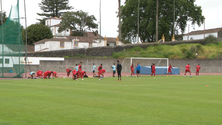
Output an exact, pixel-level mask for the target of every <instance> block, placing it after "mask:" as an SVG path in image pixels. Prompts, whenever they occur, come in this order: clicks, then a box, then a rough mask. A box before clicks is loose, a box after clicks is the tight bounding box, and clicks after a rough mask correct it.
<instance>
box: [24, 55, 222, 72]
mask: <svg viewBox="0 0 222 125" xmlns="http://www.w3.org/2000/svg"><path fill="white" fill-rule="evenodd" d="M116 60H117V59H102V58H101V59H86V58H83V59H75V58H72V59H71V58H70V59H65V61H40V65H39V66H28V68H29V69H30V70H31V71H37V70H43V71H46V70H53V71H56V72H66V71H65V70H66V68H71V69H74V68H75V64H78V63H79V62H81V61H82V62H83V65H82V66H83V70H85V71H87V72H92V66H93V63H95V65H96V67H97V68H98V66H99V65H100V64H101V63H102V64H103V68H104V69H106V71H107V72H112V68H111V66H112V65H113V63H116ZM120 62H121V63H122V62H123V60H120ZM137 62H139V63H140V65H141V66H150V65H151V63H155V64H156V65H157V64H158V62H159V60H133V63H134V65H136V63H137ZM169 62H170V64H172V66H173V67H178V68H179V69H180V72H181V73H183V72H184V71H185V66H186V65H187V64H188V63H189V64H190V65H191V72H193V73H194V72H196V65H197V64H200V66H201V70H200V72H202V73H221V72H222V60H208V59H192V60H186V59H170V61H169ZM159 66H166V61H164V60H163V61H161V62H160V64H159ZM122 67H123V72H130V60H125V61H124V63H123V65H122ZM28 71H29V70H28ZM96 71H97V70H96Z"/></svg>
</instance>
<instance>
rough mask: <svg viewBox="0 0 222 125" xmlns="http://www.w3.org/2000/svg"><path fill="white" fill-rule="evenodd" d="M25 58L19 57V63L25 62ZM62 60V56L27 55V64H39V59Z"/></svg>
mask: <svg viewBox="0 0 222 125" xmlns="http://www.w3.org/2000/svg"><path fill="white" fill-rule="evenodd" d="M24 59H25V58H22V59H21V64H25V61H24ZM43 60H45V61H64V60H65V59H64V58H55V57H28V58H27V64H28V65H39V64H40V61H43Z"/></svg>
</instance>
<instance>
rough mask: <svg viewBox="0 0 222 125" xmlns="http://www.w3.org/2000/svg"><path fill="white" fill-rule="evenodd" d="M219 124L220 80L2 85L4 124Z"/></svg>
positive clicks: (0, 115)
mask: <svg viewBox="0 0 222 125" xmlns="http://www.w3.org/2000/svg"><path fill="white" fill-rule="evenodd" d="M207 85H208V87H207ZM219 124H222V77H221V76H200V77H192V78H189V77H188V76H187V77H186V78H184V77H183V76H171V77H167V76H157V77H156V78H151V77H150V76H143V77H141V78H135V77H124V78H123V80H122V81H117V78H112V77H108V78H105V79H103V80H101V81H99V80H98V79H97V78H86V79H85V80H84V81H73V80H70V79H63V78H58V79H46V80H44V79H37V80H1V81H0V125H219Z"/></svg>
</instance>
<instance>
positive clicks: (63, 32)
mask: <svg viewBox="0 0 222 125" xmlns="http://www.w3.org/2000/svg"><path fill="white" fill-rule="evenodd" d="M50 30H51V31H52V35H53V36H55V37H56V36H70V30H69V29H67V30H65V31H62V32H61V33H59V31H58V30H59V27H50Z"/></svg>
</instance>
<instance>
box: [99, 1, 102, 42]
mask: <svg viewBox="0 0 222 125" xmlns="http://www.w3.org/2000/svg"><path fill="white" fill-rule="evenodd" d="M101 8H102V7H101V0H100V4H99V17H100V19H99V21H100V22H99V23H100V25H99V32H100V39H99V42H100V43H101V39H102V38H101V37H102V29H101V27H102V26H101V25H102V23H101V20H102V19H101V17H102V14H101Z"/></svg>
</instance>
